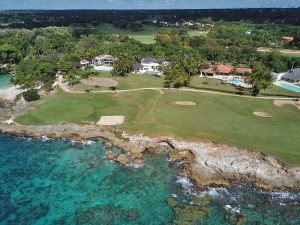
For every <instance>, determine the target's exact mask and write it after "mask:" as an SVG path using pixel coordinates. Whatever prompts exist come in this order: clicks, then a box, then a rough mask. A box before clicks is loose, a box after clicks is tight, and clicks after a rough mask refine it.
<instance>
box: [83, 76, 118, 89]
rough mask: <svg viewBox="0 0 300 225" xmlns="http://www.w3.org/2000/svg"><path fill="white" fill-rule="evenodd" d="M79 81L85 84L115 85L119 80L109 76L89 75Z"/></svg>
mask: <svg viewBox="0 0 300 225" xmlns="http://www.w3.org/2000/svg"><path fill="white" fill-rule="evenodd" d="M81 83H84V84H87V85H94V86H95V85H97V86H100V87H116V86H118V84H119V82H118V81H116V80H113V79H110V78H100V77H90V78H87V79H83V80H81Z"/></svg>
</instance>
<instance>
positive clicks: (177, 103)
mask: <svg viewBox="0 0 300 225" xmlns="http://www.w3.org/2000/svg"><path fill="white" fill-rule="evenodd" d="M174 104H176V105H197V103H196V102H189V101H180V102H174Z"/></svg>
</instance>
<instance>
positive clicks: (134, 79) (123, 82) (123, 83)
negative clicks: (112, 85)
mask: <svg viewBox="0 0 300 225" xmlns="http://www.w3.org/2000/svg"><path fill="white" fill-rule="evenodd" d="M98 74H99V76H100V77H105V78H112V79H114V80H117V81H118V82H119V85H118V89H119V90H126V89H136V88H147V87H162V86H163V78H161V77H155V76H152V75H149V74H134V73H132V74H129V76H128V77H126V78H123V77H113V76H111V75H110V73H107V72H105V73H102V72H101V73H98ZM87 89H92V90H95V91H99V90H106V89H105V88H100V89H99V88H97V87H93V86H89V85H86V84H83V83H78V84H76V85H74V86H73V87H72V90H74V91H85V90H87Z"/></svg>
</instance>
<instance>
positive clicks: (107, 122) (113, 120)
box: [97, 116, 125, 126]
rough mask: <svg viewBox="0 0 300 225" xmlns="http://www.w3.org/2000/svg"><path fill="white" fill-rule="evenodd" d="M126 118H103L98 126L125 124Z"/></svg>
mask: <svg viewBox="0 0 300 225" xmlns="http://www.w3.org/2000/svg"><path fill="white" fill-rule="evenodd" d="M124 119H125V117H124V116H102V117H101V119H100V120H99V121H98V123H97V125H100V126H115V125H120V124H123V123H124Z"/></svg>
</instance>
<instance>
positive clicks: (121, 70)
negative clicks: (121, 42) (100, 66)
mask: <svg viewBox="0 0 300 225" xmlns="http://www.w3.org/2000/svg"><path fill="white" fill-rule="evenodd" d="M132 65H133V62H132V61H131V60H129V59H125V58H120V59H118V60H117V61H116V62H115V63H114V65H113V70H112V71H111V74H112V75H113V76H121V77H125V76H127V75H128V74H129V73H130V71H131V68H132Z"/></svg>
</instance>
